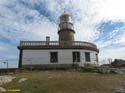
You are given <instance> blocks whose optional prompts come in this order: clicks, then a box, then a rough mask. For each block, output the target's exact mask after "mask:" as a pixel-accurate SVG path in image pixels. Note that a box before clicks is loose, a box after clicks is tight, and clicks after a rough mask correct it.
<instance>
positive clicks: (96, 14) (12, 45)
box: [0, 0, 125, 64]
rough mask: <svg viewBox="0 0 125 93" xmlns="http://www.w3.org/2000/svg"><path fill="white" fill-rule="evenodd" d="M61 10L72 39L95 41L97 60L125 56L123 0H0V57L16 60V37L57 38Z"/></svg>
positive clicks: (24, 38)
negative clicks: (72, 31) (71, 29)
mask: <svg viewBox="0 0 125 93" xmlns="http://www.w3.org/2000/svg"><path fill="white" fill-rule="evenodd" d="M64 10H66V11H67V12H68V13H69V14H70V15H71V17H72V21H73V23H74V29H75V31H76V34H75V40H76V41H88V42H92V43H95V44H96V45H97V47H98V48H99V50H100V52H99V61H100V64H104V63H106V62H107V60H108V59H116V58H117V59H125V12H124V10H125V0H0V60H6V59H8V60H18V56H19V51H18V49H17V46H18V45H19V42H20V40H35V41H37V40H41V41H43V40H45V37H46V36H50V37H51V40H52V41H53V40H55V41H58V34H57V31H58V24H59V16H60V15H61V14H62V13H63V12H64ZM0 62H2V61H0Z"/></svg>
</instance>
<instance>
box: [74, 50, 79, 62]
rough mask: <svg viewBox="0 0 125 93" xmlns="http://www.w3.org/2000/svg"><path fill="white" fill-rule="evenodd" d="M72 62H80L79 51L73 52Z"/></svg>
mask: <svg viewBox="0 0 125 93" xmlns="http://www.w3.org/2000/svg"><path fill="white" fill-rule="evenodd" d="M72 54H73V62H80V52H73V53H72Z"/></svg>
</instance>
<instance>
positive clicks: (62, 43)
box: [20, 41, 97, 48]
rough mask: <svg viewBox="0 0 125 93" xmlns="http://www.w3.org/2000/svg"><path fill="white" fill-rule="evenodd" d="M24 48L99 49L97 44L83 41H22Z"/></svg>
mask: <svg viewBox="0 0 125 93" xmlns="http://www.w3.org/2000/svg"><path fill="white" fill-rule="evenodd" d="M23 46H41V47H42V46H62V47H63V46H64V47H65V46H67V47H68V46H69V47H70V46H81V47H82V46H85V47H94V48H97V46H96V45H95V44H93V43H90V42H83V41H20V47H23Z"/></svg>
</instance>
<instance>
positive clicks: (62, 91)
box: [2, 70, 125, 93]
mask: <svg viewBox="0 0 125 93" xmlns="http://www.w3.org/2000/svg"><path fill="white" fill-rule="evenodd" d="M14 76H16V77H17V78H16V79H14V80H13V81H12V82H10V83H7V84H4V85H2V87H4V88H6V89H21V92H20V93H112V92H113V90H114V89H115V88H119V87H123V88H125V84H121V83H122V81H125V75H115V74H97V73H83V72H78V71H60V70H59V71H24V72H22V73H17V74H15V75H14ZM20 78H27V79H28V80H27V81H24V82H22V83H18V80H19V79H20ZM123 83H125V82H123ZM9 93H10V92H9Z"/></svg>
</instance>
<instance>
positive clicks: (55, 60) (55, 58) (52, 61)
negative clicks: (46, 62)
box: [50, 52, 58, 63]
mask: <svg viewBox="0 0 125 93" xmlns="http://www.w3.org/2000/svg"><path fill="white" fill-rule="evenodd" d="M53 53H55V55H56V56H55V57H54V54H53ZM52 57H53V58H52ZM52 59H54V60H52ZM50 63H58V52H50Z"/></svg>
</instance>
